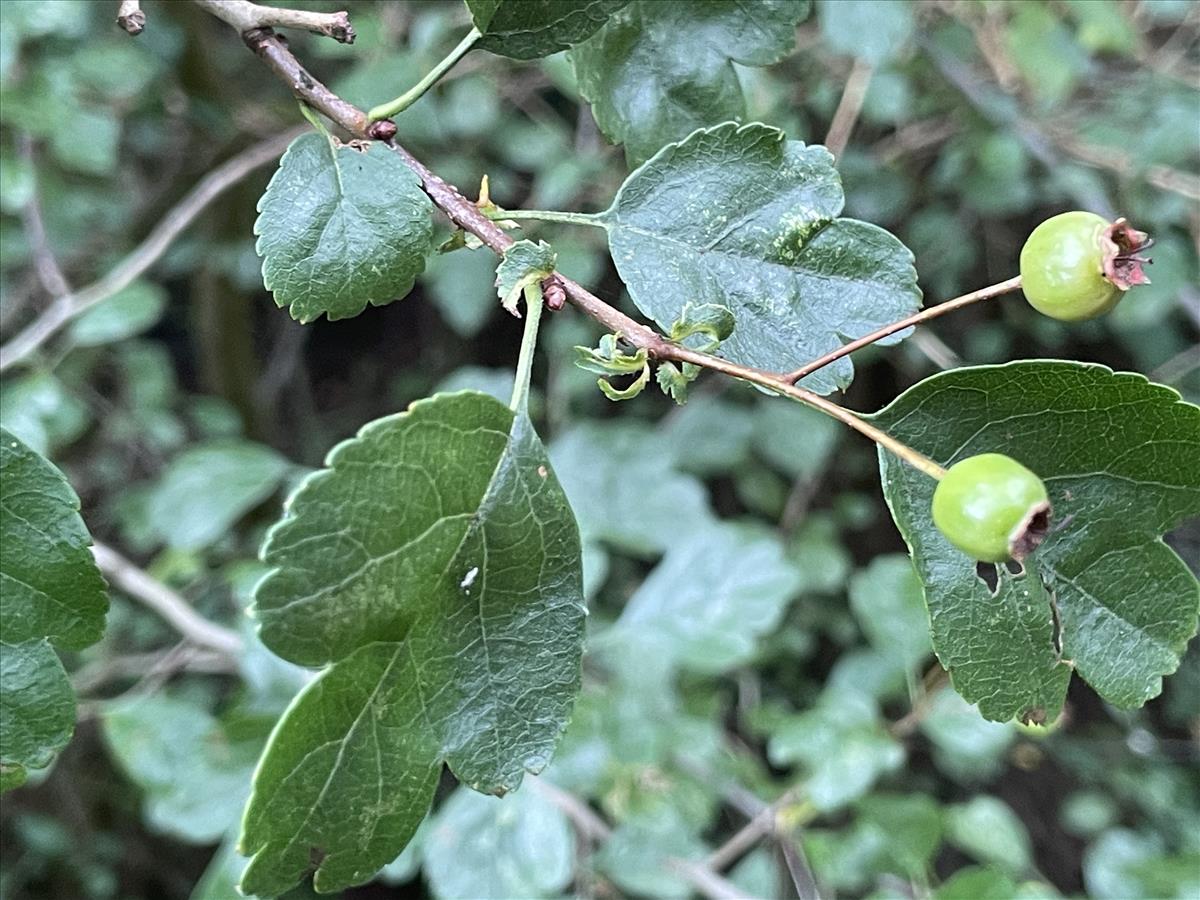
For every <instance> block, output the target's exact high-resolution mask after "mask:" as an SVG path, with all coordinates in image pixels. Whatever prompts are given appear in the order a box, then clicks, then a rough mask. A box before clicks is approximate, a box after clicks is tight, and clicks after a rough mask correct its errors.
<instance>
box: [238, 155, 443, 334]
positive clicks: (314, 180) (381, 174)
mask: <svg viewBox="0 0 1200 900" xmlns="http://www.w3.org/2000/svg"><path fill="white" fill-rule="evenodd" d="M361 146H362V145H361V144H358V143H352V144H342V143H340V142H338V141H336V140H335V139H334V138H331V137H326V136H325V135H322V134H303V135H301V136H300V137H298V138H296V140H294V141H292V144H291V146H290V147H288V149H287V152H286V153H285V154H284V155H283V159H282V160H280V162H279V170H278V171H277V172H276V173H275V175H274V177H273V178H272V179H271V183H270V184H269V185H267V191H266V193H265V194H263V196H262V199H261V200H260V201H259V204H258V211H259V217H258V221H257V222H255V224H254V233H255V234H257V235H258V243H257V245H256V249H257V250H258V255H259V256H261V257H262V260H263V284H264V285H266V288H267V290H269V291H271V292H272V293H273V294H274V295H275V302H276V303H277V304H278V305H279V306H286V307H288V311H289V312H290V313H291V315H292V318H294V319H296V320H297V321H299V322H311V321H312V320H313V319H316V318H317V317H319V316H320V315H321V314H322V313H324V314H325V315H327V316H328V317H329V319H330V320H331V321H332V320H334V319H346V318H349V317H350V316H356V315H358V314H359V313H360V312H362V311H363V309H365V308H366V306H367V304H368V303H370V304H372V305H374V306H382V305H383V304H385V303H390V302H391V301H393V300H396V299H399V298H400V297H403V296H404V295H405V294H407V293H408V292H409V291H410V290H411V289H412V286H413V281H414V280H415V279H416V277H417V276H418V275H420V274H421V270H422V269H423V268H424V266H425V255H426V253H428V252H429V249H430V245H431V243H432V240H433V224H432V220H431V219H430V213H431V212H432V210H433V204H432V203H431V202H430V200H429V198H428V197H426V196H425V194H424V192H423V191H422V190H421V181H420V179H419V178H417V176H416V175H415V174H414V173H413V171H412V170H411V169H409V168H408V166H406V165H405V164H404V162H403V160H401V159H400V157H399V156H398V155H397V154H395V153H393V152H392V151H390V150H389V149H388V148H387V147H385V146H384V145H383V144H381V143H379V142H378V141H372V142H370V143H368V144H367V145H366V148H365V149H360V148H361Z"/></svg>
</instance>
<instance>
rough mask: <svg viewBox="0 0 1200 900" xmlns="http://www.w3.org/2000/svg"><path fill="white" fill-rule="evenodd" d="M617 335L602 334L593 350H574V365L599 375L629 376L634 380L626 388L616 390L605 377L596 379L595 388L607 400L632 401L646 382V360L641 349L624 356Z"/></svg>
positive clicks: (643, 350)
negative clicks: (598, 389) (633, 375)
mask: <svg viewBox="0 0 1200 900" xmlns="http://www.w3.org/2000/svg"><path fill="white" fill-rule="evenodd" d="M620 339H621V336H620V335H619V334H606V335H604V336H603V337H602V338H600V344H599V345H598V346H597V347H595V348H592V347H576V348H575V365H577V366H579V368H581V369H583V370H585V371H588V372H596V373H597V374H600V375H632V374H634V373H635V372H636V373H637V378H635V379H634V380H633V381H632V382H630V383H629V385H628V386H627V387H624V388H616V387H613V386H612V384H611V383H610V382H609V381H608V379H607V378H598V379H597V380H596V386H597V387H598V388H600V392H601V393H602V394H604V396H605V397H607V398H608V399H609V400H632V399H633V398H634V397H636V396H637V395H638V394H640V393H641V392H642V391H643V390H645V387H646V385H647V384H649V382H650V359H649V354H647V352H646V349H645V348H644V347H639V348H638V349H637V351H636V352H634V353H625V352H624V351H623V350H622V349H621V347H620Z"/></svg>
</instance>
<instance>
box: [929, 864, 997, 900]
mask: <svg viewBox="0 0 1200 900" xmlns="http://www.w3.org/2000/svg"><path fill="white" fill-rule="evenodd" d="M1016 895H1017V885H1016V884H1015V883H1014V882H1013V880H1012V879H1011V878H1009V877H1008V876H1007V875H1006V874H1004V872H1002V871H1001V870H1000V869H994V868H992V867H991V866H968V867H967V868H965V869H959V870H958V871H957V872H955V873H954V876H953V877H952V878H950V880H949V881H947V882H946V883H945V884H943V885H942V886H941V887H939V888H938V889H937V890H936V891H935V892H934V894H933V897H934V900H1012V898H1013V897H1015V896H1016Z"/></svg>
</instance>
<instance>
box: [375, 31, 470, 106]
mask: <svg viewBox="0 0 1200 900" xmlns="http://www.w3.org/2000/svg"><path fill="white" fill-rule="evenodd" d="M480 37H482V35H481V34H480V33H479V29H478V28H472V29H471V30H470V31H468V32H467V36H466V37H464V38H463V39H462V40H461V41H459V42H458V46H457V47H455V48H454V49H453V50H451V51H450V52H449V53H448V54H446V56H445V57H444V58H443V59H442V60H441V61H439V62H438V64H437V65H435V66H434V67H433V68H432V69H430V70H429V72H428V73H427V74H426V75H425V77H424V78H422V79H421V80H420V81H418V82H417V83H416V84H414V85H413V86H412V87H410V88H409V89H408V90H407V91H405V92H404V93H403V94H401V95H400V96H399V97H397V98H396V99H395V100H392V101H391V102H389V103H381V104H379V105H378V106H373V107H371V109H370V111H369V112H368V113H367V120H368V121H370V122H376V121H378V120H379V119H390V118H391V117H392V116H395V115H399V114H400V113H402V112H404V110H406V109H408V108H409V107H410V106H412V105H413V104H414V103H416V102H417V101H418V100H420V99H421V97H422V96H423V95H424V94H425V92H426V91H427V90H429V89H430V88H431V87H433V86H434V85H435V84H437V83H438V81H440V80H441V78H442V76H443V75H445V74H446V73H447V72H449V71H450V70H451V69H452V68H454V65H455V63H457V62H458V61H459V60H460V59H462V58H463V57H464V56H466V54H467V51H468V50H470V49H471V48H472V47H473V46H475V42H476V41H478V40H479V38H480Z"/></svg>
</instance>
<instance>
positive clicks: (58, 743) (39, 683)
mask: <svg viewBox="0 0 1200 900" xmlns="http://www.w3.org/2000/svg"><path fill="white" fill-rule="evenodd" d="M90 545H91V536H90V535H89V534H88V532H87V528H86V526H85V525H84V524H83V519H82V518H80V515H79V498H78V497H77V496H76V495H75V492H74V491H73V490H71V486H70V485H69V484H67V480H66V479H65V478H63V476H62V473H61V472H59V471H58V469H56V468H55V467H54V466H53V465H51V463H50V462H49V461H48V460H46V459H45V458H43V457H42V456H40V455H39V454H37V453H35V452H34V451H33V450H31V449H29V448H28V447H26V446H25V445H24V444H22V443H21V442H20V441H19V440H17V439H16V438H15V437H13V435H12V434H11V433H10V432H8V431H6V430H3V429H0V636H3V643H2V644H0V790H7V789H8V788H11V787H16V786H17V785H19V784H21V783H22V782H24V780H25V778H26V777H27V774H28V770H29V769H41V768H45V767H46V766H48V765H49V764H50V762H51V760H52V759H53V758H54V756H55V754H56V753H57V752H58V751H59V750H61V749H62V748H63V747H65V746H66V744H67V742H68V741H69V740H70V739H71V733H72V732H73V731H74V728H75V697H74V694H73V693H72V691H71V684H70V682H69V681H68V680H67V674H66V672H65V670H64V669H63V666H62V663H61V662H60V661H59V659H58V655H57V654H56V653H55V652H54V648H55V647H58V648H61V649H64V650H81V649H83V648H84V647H87V646H88V645H90V644H94V643H95V642H96V641H98V640H99V639H100V636H101V634H102V633H103V631H104V617H105V613H106V612H107V611H108V597H107V594H106V592H105V585H104V579H103V578H102V577H101V575H100V570H99V569H98V568H96V563H95V560H94V559H93V558H92V553H91V549H90Z"/></svg>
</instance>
